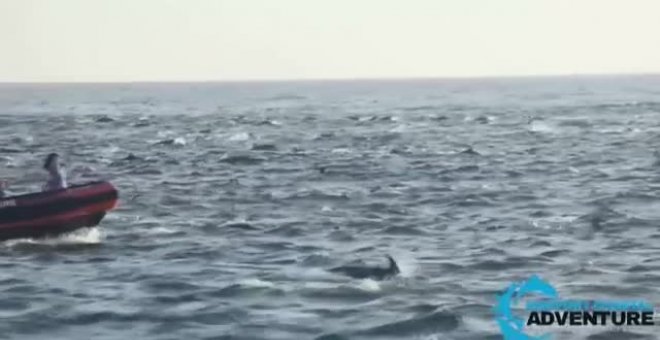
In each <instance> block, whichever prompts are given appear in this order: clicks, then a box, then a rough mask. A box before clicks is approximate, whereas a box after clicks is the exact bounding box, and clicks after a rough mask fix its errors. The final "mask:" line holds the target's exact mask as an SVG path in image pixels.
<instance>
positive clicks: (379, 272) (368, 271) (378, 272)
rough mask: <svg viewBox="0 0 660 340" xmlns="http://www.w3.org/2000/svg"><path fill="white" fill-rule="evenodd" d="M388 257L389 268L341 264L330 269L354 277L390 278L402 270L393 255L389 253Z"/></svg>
mask: <svg viewBox="0 0 660 340" xmlns="http://www.w3.org/2000/svg"><path fill="white" fill-rule="evenodd" d="M386 257H387V260H388V261H389V267H387V268H383V267H370V266H339V267H335V268H331V269H330V270H329V271H330V272H333V273H339V274H343V275H346V276H350V277H352V278H354V279H375V280H383V279H388V278H391V277H393V276H395V275H396V274H399V273H400V272H401V271H400V270H399V266H398V265H397V264H396V261H394V259H393V258H392V257H391V256H389V255H387V256H386Z"/></svg>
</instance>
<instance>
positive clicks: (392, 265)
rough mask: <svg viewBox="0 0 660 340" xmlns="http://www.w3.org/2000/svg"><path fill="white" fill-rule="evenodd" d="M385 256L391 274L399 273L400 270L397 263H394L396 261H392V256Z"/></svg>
mask: <svg viewBox="0 0 660 340" xmlns="http://www.w3.org/2000/svg"><path fill="white" fill-rule="evenodd" d="M386 257H387V260H388V261H390V268H389V270H390V273H392V275H396V274H399V273H401V270H399V265H398V264H397V263H396V261H394V259H393V258H392V256H390V255H386Z"/></svg>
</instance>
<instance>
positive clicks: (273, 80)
mask: <svg viewBox="0 0 660 340" xmlns="http://www.w3.org/2000/svg"><path fill="white" fill-rule="evenodd" d="M658 76H660V72H631V73H557V74H538V75H535V74H521V75H483V76H477V75H465V76H406V77H389V76H383V77H378V76H376V77H335V78H322V77H310V78H243V79H239V78H235V79H199V80H193V79H188V80H186V79H184V80H72V81H61V80H56V81H50V80H45V81H43V80H42V81H33V80H19V81H3V80H0V85H106V84H107V85H113V84H194V83H216V84H219V83H296V82H299V83H304V82H314V83H316V82H360V81H365V82H369V81H442V80H445V81H456V80H498V79H510V80H515V79H533V78H598V77H658Z"/></svg>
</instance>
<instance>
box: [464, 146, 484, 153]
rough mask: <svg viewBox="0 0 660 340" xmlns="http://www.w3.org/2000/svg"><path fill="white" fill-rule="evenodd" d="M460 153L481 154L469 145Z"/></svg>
mask: <svg viewBox="0 0 660 340" xmlns="http://www.w3.org/2000/svg"><path fill="white" fill-rule="evenodd" d="M461 153H462V154H464V155H481V154H480V153H478V152H476V151H474V149H473V148H472V147H471V146H470V147H468V148H467V149H465V150H463V151H461Z"/></svg>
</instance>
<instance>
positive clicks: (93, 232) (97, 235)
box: [2, 227, 104, 248]
mask: <svg viewBox="0 0 660 340" xmlns="http://www.w3.org/2000/svg"><path fill="white" fill-rule="evenodd" d="M103 238H104V234H103V232H102V231H101V229H100V228H98V227H92V228H83V229H78V230H75V231H72V232H70V233H66V234H62V235H58V236H55V237H47V238H21V239H14V240H7V241H4V242H2V244H3V245H5V246H7V247H10V248H14V247H25V246H31V245H33V246H46V247H58V246H72V245H73V246H75V245H97V244H101V243H102V242H103Z"/></svg>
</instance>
